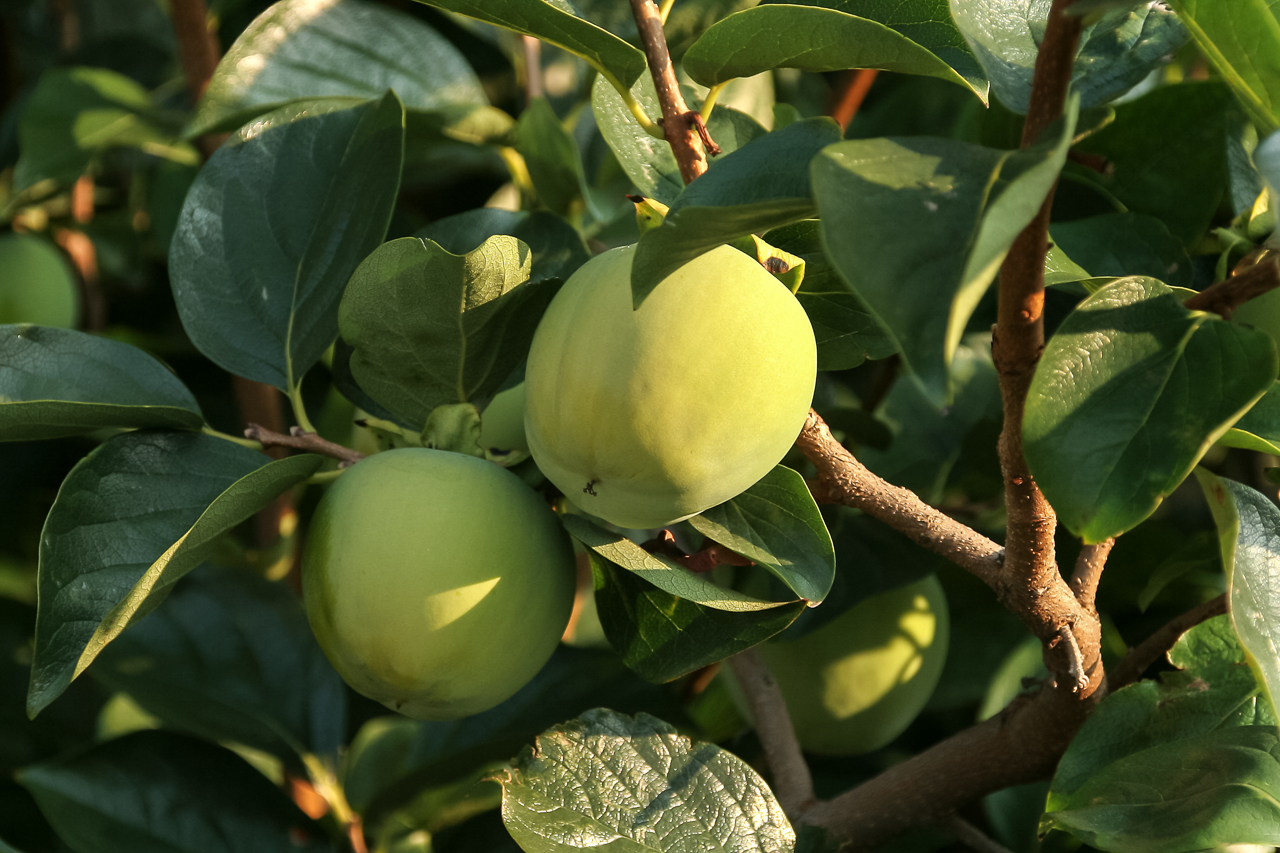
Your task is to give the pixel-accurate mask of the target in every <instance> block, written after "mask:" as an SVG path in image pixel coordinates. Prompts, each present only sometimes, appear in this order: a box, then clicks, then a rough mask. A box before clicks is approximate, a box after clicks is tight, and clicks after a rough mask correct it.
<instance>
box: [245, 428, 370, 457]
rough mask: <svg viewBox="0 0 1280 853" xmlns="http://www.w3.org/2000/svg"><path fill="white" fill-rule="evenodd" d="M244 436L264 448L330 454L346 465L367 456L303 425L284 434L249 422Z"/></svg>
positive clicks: (322, 454)
mask: <svg viewBox="0 0 1280 853" xmlns="http://www.w3.org/2000/svg"><path fill="white" fill-rule="evenodd" d="M244 437H245V438H251V439H253V440H254V441H257V442H260V443H261V444H262V446H263V447H264V448H271V447H287V448H290V449H292V450H305V451H307V452H309V453H319V454H320V455H321V456H329V457H331V458H333V459H337V460H340V461H341V462H343V463H345V464H346V465H354V464H355V463H357V462H359V461H360V460H361V459H364V458H365V455H364V454H363V453H361V452H360V451H358V450H352V449H351V448H350V447H343V446H342V445H341V444H334V443H333V442H332V441H329V440H328V439H326V438H321V437H320V436H318V435H316V434H315V433H314V432H307V431H306V430H304V429H302V428H301V427H293V428H292V429H291V430H289V434H288V435H283V434H281V433H278V432H276V431H275V430H270V429H267V428H266V427H263V426H259V425H258V424H249V428H248V429H246V430H245V431H244Z"/></svg>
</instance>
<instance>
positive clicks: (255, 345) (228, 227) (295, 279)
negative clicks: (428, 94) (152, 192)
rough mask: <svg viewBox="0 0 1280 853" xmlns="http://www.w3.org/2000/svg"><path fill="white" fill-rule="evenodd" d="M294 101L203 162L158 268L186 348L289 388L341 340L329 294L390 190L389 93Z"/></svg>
mask: <svg viewBox="0 0 1280 853" xmlns="http://www.w3.org/2000/svg"><path fill="white" fill-rule="evenodd" d="M351 103H352V102H351V101H349V100H331V101H308V102H298V103H295V104H292V105H290V106H287V107H282V108H280V109H278V110H275V111H274V112H272V113H269V114H268V115H266V116H263V117H262V118H261V119H259V120H258V121H256V122H254V123H253V124H251V125H248V126H246V127H244V128H242V129H241V130H240V132H239V133H238V134H237V135H236V137H234V138H233V140H231V141H230V142H228V143H226V144H224V145H223V146H222V147H221V148H219V149H218V150H217V151H216V152H214V155H213V156H212V157H211V158H209V162H208V163H206V164H205V166H204V168H203V169H201V170H200V174H199V175H198V176H197V177H196V181H195V183H194V184H193V185H192V187H191V191H190V192H189V193H188V194H187V200H186V203H185V204H184V205H183V208H182V215H181V218H180V219H179V222H178V230H177V233H175V234H174V237H173V246H172V249H171V251H170V254H169V272H170V275H171V277H172V281H173V295H174V299H175V300H176V302H177V304H178V314H179V315H180V316H181V318H182V324H183V326H184V328H185V329H186V331H187V335H188V336H189V337H190V338H191V341H192V343H194V344H195V345H196V347H198V348H199V349H200V351H201V352H202V353H204V354H205V355H206V356H208V357H209V358H210V359H211V360H213V361H214V362H215V363H217V364H218V365H219V366H220V367H222V368H224V369H226V370H228V371H230V372H232V373H235V374H238V375H240V376H244V377H246V378H248V379H254V380H257V381H259V382H264V383H266V384H268V385H274V386H276V387H277V388H280V389H282V390H285V391H289V390H291V389H292V388H293V387H295V386H296V385H297V384H298V383H299V382H301V381H302V376H303V374H305V373H306V372H307V369H308V368H310V367H311V366H312V365H313V364H315V362H316V361H317V360H318V359H319V358H320V356H321V355H322V354H323V353H324V351H325V350H326V349H328V348H329V345H330V344H332V343H333V339H334V338H335V337H337V334H338V301H339V299H341V297H342V290H343V288H344V287H345V286H346V284H347V279H349V278H350V277H351V273H352V272H353V271H354V270H355V268H356V266H357V264H359V263H360V261H361V260H363V259H364V257H365V255H367V254H368V253H369V252H371V251H372V250H373V249H374V248H375V247H376V246H377V245H378V244H379V243H381V242H382V238H383V235H385V234H386V230H387V223H388V222H389V221H390V219H391V210H392V207H393V206H394V204H395V197H396V193H397V191H398V190H399V186H400V166H401V160H402V158H403V150H404V109H403V107H401V105H400V102H399V101H398V100H397V99H396V96H395V95H394V94H392V93H387V94H386V95H385V96H384V97H383V98H381V99H380V100H377V101H370V102H368V103H363V104H358V105H356V106H351Z"/></svg>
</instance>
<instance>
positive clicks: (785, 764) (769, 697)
mask: <svg viewBox="0 0 1280 853" xmlns="http://www.w3.org/2000/svg"><path fill="white" fill-rule="evenodd" d="M729 666H730V668H731V669H732V670H733V676H734V678H736V679H737V681H738V685H739V686H740V687H741V688H742V692H743V694H744V695H745V696H746V697H747V705H748V707H749V708H750V710H751V719H752V721H753V722H754V723H755V727H756V733H757V734H758V735H759V737H760V743H761V744H762V745H763V746H764V753H765V758H766V759H767V760H768V762H769V769H770V770H771V771H772V772H773V790H774V793H776V794H777V796H778V803H779V805H781V806H782V810H783V811H784V812H786V813H787V816H788V817H790V818H791V819H792V820H795V819H796V818H797V817H799V816H800V815H801V814H802V813H803V812H804V811H805V809H807V808H809V807H810V806H812V805H813V804H814V802H815V801H816V797H815V795H814V792H813V777H812V776H811V775H810V774H809V765H808V764H806V763H805V760H804V754H803V753H802V752H801V751H800V742H799V741H798V740H796V731H795V727H794V726H793V725H792V724H791V716H790V714H788V713H787V703H786V701H785V700H784V699H783V698H782V691H781V690H780V689H779V688H778V682H777V681H775V680H774V677H773V675H772V674H771V673H770V672H769V668H768V667H767V666H765V663H764V661H763V660H761V658H760V654H759V652H757V651H756V650H755V649H747V650H746V651H745V652H740V653H739V654H736V655H734V656H733V657H731V658H729Z"/></svg>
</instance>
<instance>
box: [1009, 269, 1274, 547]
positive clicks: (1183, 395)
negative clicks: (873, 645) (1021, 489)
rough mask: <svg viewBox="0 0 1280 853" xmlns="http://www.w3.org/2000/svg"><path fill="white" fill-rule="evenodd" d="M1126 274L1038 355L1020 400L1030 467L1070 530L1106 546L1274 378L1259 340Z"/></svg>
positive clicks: (1267, 343) (1265, 343)
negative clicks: (1023, 404)
mask: <svg viewBox="0 0 1280 853" xmlns="http://www.w3.org/2000/svg"><path fill="white" fill-rule="evenodd" d="M1186 295H1187V291H1175V290H1174V289H1172V288H1170V287H1167V286H1165V285H1163V284H1161V283H1160V282H1158V281H1155V280H1153V279H1146V278H1137V277H1135V278H1124V279H1120V280H1118V281H1116V282H1115V283H1114V284H1111V285H1109V286H1107V287H1104V288H1103V289H1102V290H1100V291H1098V292H1097V293H1096V294H1094V295H1093V296H1091V297H1089V298H1088V299H1086V300H1085V301H1083V302H1081V303H1080V305H1079V306H1078V307H1077V308H1076V310H1075V311H1073V312H1072V313H1071V314H1070V315H1069V316H1068V317H1067V319H1066V320H1064V321H1063V322H1062V325H1061V326H1059V328H1058V331H1057V333H1056V334H1055V335H1054V336H1053V338H1052V339H1050V341H1049V343H1048V345H1047V346H1046V347H1045V351H1044V355H1043V356H1042V357H1041V359H1040V362H1039V364H1038V365H1037V367H1036V373H1035V377H1034V378H1033V379H1032V382H1031V388H1030V390H1029V391H1028V393H1027V411H1026V416H1025V418H1024V419H1023V424H1022V432H1023V442H1024V445H1025V452H1026V457H1027V464H1028V465H1029V466H1030V467H1031V473H1032V474H1033V475H1034V476H1035V478H1036V483H1037V484H1038V485H1039V486H1040V488H1041V490H1043V491H1044V494H1045V497H1046V498H1048V499H1049V502H1050V503H1052V504H1053V506H1054V508H1055V509H1056V510H1057V512H1058V518H1059V520H1061V522H1062V523H1063V524H1064V525H1065V526H1066V528H1067V529H1068V530H1070V531H1071V532H1072V533H1074V534H1075V535H1077V536H1080V537H1081V538H1083V539H1084V540H1085V542H1087V543H1088V542H1101V541H1102V540H1103V539H1107V538H1108V537H1111V536H1117V535H1119V534H1120V533H1123V532H1124V531H1126V530H1128V529H1130V528H1131V527H1133V526H1134V525H1136V524H1138V523H1139V522H1141V521H1142V520H1143V519H1144V518H1146V517H1147V516H1149V515H1150V514H1151V513H1152V512H1153V511H1154V510H1155V508H1156V506H1158V505H1159V503H1160V501H1161V500H1163V499H1164V497H1165V496H1166V495H1168V494H1169V493H1170V492H1172V491H1173V490H1174V489H1175V488H1176V487H1177V486H1178V484H1179V483H1181V482H1182V481H1183V480H1184V479H1185V478H1186V476H1187V475H1188V474H1189V473H1191V469H1192V468H1193V467H1195V464H1196V462H1198V461H1199V459H1200V457H1201V456H1203V455H1204V453H1205V451H1206V450H1208V449H1209V447H1210V445H1212V444H1213V443H1214V442H1215V441H1216V440H1217V439H1218V438H1219V437H1220V436H1221V435H1222V434H1223V433H1224V432H1226V431H1227V429H1228V428H1230V426H1231V425H1232V424H1233V423H1234V422H1235V421H1236V419H1237V418H1239V417H1240V416H1241V415H1243V414H1244V413H1245V411H1247V410H1248V408H1249V407H1250V406H1252V405H1253V403H1254V402H1255V401H1256V400H1257V399H1258V398H1259V397H1261V396H1262V394H1263V392H1265V391H1266V390H1267V389H1268V388H1270V387H1271V385H1272V383H1273V382H1274V381H1275V377H1276V371H1277V357H1276V350H1275V345H1274V344H1273V343H1272V342H1271V338H1270V337H1269V336H1268V335H1266V334H1265V333H1263V332H1255V331H1253V330H1251V329H1245V328H1243V327H1241V326H1237V325H1234V324H1232V323H1228V322H1226V321H1225V320H1222V319H1220V318H1219V317H1217V316H1216V315H1213V314H1206V313H1204V312H1201V311H1191V310H1189V309H1187V308H1185V307H1184V306H1183V304H1182V300H1183V299H1184V298H1185V296H1186Z"/></svg>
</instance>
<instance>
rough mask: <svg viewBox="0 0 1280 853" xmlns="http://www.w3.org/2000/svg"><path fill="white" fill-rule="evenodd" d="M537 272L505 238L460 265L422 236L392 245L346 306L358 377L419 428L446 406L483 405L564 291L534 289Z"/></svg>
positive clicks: (375, 259)
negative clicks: (532, 277) (533, 272)
mask: <svg viewBox="0 0 1280 853" xmlns="http://www.w3.org/2000/svg"><path fill="white" fill-rule="evenodd" d="M529 268H530V256H529V247H528V246H526V245H524V244H523V243H521V242H520V241H519V240H517V239H516V238H514V237H508V236H505V235H498V236H495V237H490V238H489V239H487V240H485V241H484V242H483V243H482V244H480V246H479V247H477V248H476V249H474V250H473V251H471V252H469V253H467V254H466V255H461V256H459V255H454V254H450V253H449V252H446V251H445V250H444V249H442V248H440V247H439V246H438V245H436V244H435V243H432V242H430V241H429V240H420V239H418V238H416V237H404V238H401V239H399V240H393V241H391V242H390V243H386V244H384V245H383V246H381V247H380V248H379V249H378V250H377V251H376V252H374V253H373V254H372V255H370V256H369V257H368V258H367V259H366V260H365V261H364V263H362V264H361V265H360V267H359V269H357V270H356V272H355V274H354V275H353V276H352V277H351V283H350V284H349V285H348V286H347V292H346V294H345V296H344V297H343V299H342V308H341V311H340V312H339V318H338V322H339V325H340V327H341V329H342V338H343V340H345V341H346V342H347V343H348V344H350V346H351V347H352V349H353V355H352V357H351V372H352V375H353V376H354V377H355V379H356V381H357V382H358V383H359V384H360V387H361V388H363V389H365V390H366V391H367V392H368V393H369V394H370V395H371V396H372V397H373V398H374V399H375V400H377V401H378V402H379V403H381V404H382V405H383V406H385V407H387V408H388V409H389V410H390V411H391V412H392V413H393V414H394V415H396V417H397V418H399V419H403V420H405V421H407V422H408V423H410V424H425V423H426V420H427V416H428V415H429V414H430V413H431V411H432V410H433V409H435V408H436V407H437V406H442V405H446V404H450V403H460V402H481V401H483V399H484V398H485V397H487V396H489V395H492V394H494V393H496V392H497V391H498V390H499V388H501V386H502V383H503V382H505V381H506V379H507V377H508V376H509V375H510V373H511V371H512V370H514V369H515V368H516V367H517V366H518V365H519V364H520V362H521V360H522V359H524V357H525V355H526V354H527V353H528V351H529V343H530V341H531V340H532V339H533V332H534V330H535V329H536V328H537V325H538V320H539V318H541V316H542V312H543V311H544V310H546V306H547V303H548V302H550V301H551V297H552V296H554V295H555V291H556V290H557V285H556V283H554V282H551V281H544V282H541V283H539V284H526V281H527V280H528V278H529ZM522 285H523V286H522Z"/></svg>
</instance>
